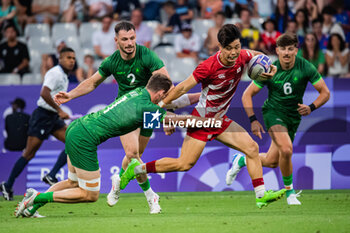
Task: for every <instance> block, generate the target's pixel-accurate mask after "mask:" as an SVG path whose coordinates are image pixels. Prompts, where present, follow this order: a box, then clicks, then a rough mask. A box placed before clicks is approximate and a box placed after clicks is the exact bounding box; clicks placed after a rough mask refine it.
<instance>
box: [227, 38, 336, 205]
mask: <svg viewBox="0 0 350 233" xmlns="http://www.w3.org/2000/svg"><path fill="white" fill-rule="evenodd" d="M276 52H277V55H278V60H277V61H275V62H274V65H275V66H277V72H276V74H275V75H274V76H273V78H272V79H270V80H266V81H257V80H254V81H253V82H252V83H251V84H250V85H249V86H248V87H247V89H246V90H245V92H244V93H243V96H242V103H243V106H244V109H245V111H246V113H247V115H248V117H249V120H250V122H251V130H252V132H253V133H254V134H255V135H256V136H258V137H259V138H260V139H261V138H262V137H261V133H262V132H263V133H265V131H264V128H263V126H262V125H261V124H260V122H259V121H258V119H257V118H256V116H255V114H254V110H253V101H252V98H253V96H255V95H256V94H257V93H258V92H259V91H260V90H261V89H262V88H263V87H264V86H267V88H268V91H269V93H268V98H267V99H266V101H265V103H264V105H263V107H262V112H263V118H264V122H265V126H266V129H267V130H268V132H269V134H270V137H271V139H272V140H271V145H270V148H269V150H268V151H267V153H260V160H261V163H262V165H263V166H264V167H271V168H275V167H277V166H279V167H280V169H281V173H282V176H283V183H284V186H285V189H286V190H287V192H286V196H287V203H288V205H300V204H301V203H300V201H299V200H298V199H297V197H298V196H299V195H298V194H296V193H295V191H294V189H293V165H292V154H293V140H294V137H295V133H296V132H297V129H298V126H299V124H300V121H301V118H302V116H307V115H309V114H310V113H311V112H312V111H314V110H315V109H317V108H319V107H321V106H322V105H324V104H325V103H326V102H327V101H328V99H329V96H330V93H329V90H328V87H327V85H326V83H325V82H324V80H323V79H322V77H321V75H320V74H319V73H318V72H317V70H316V68H315V67H314V66H313V65H312V64H311V63H310V62H308V61H307V60H305V59H304V58H301V57H298V56H297V52H298V39H297V36H296V35H295V34H289V33H286V34H283V35H281V36H280V37H279V38H278V39H277V48H276ZM308 82H310V83H311V84H312V85H313V86H314V88H315V89H316V90H317V91H318V92H319V95H318V97H317V98H316V100H315V101H314V102H313V103H311V104H310V105H305V104H303V96H304V92H305V89H306V86H307V84H308ZM247 162H248V160H246V157H245V156H243V155H240V154H236V155H235V156H234V158H233V161H232V167H231V169H230V170H229V171H228V172H227V175H226V183H227V184H228V185H230V184H232V182H233V181H234V180H235V178H236V176H237V174H238V172H239V171H240V170H241V168H242V167H244V166H246V165H247ZM248 166H249V165H248Z"/></svg>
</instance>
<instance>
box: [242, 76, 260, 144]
mask: <svg viewBox="0 0 350 233" xmlns="http://www.w3.org/2000/svg"><path fill="white" fill-rule="evenodd" d="M260 90H261V88H259V87H258V86H257V85H255V84H254V82H251V83H250V85H249V86H248V87H247V89H245V91H244V93H243V95H242V104H243V107H244V110H245V112H246V113H247V116H248V117H249V120H250V123H251V130H252V133H253V134H254V135H256V136H257V137H259V138H260V139H262V137H261V132H263V133H265V130H264V128H263V127H262V125H261V124H260V122H259V121H258V119H257V118H256V116H255V113H254V109H253V96H255V95H256V94H257V93H259V91H260Z"/></svg>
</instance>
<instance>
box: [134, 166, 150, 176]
mask: <svg viewBox="0 0 350 233" xmlns="http://www.w3.org/2000/svg"><path fill="white" fill-rule="evenodd" d="M134 172H135V175H140V174H147V169H146V164H145V163H143V164H141V165H138V166H136V167H135V168H134Z"/></svg>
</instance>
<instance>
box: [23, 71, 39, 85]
mask: <svg viewBox="0 0 350 233" xmlns="http://www.w3.org/2000/svg"><path fill="white" fill-rule="evenodd" d="M42 82H43V80H42V78H41V74H24V75H23V78H22V84H23V85H38V84H42Z"/></svg>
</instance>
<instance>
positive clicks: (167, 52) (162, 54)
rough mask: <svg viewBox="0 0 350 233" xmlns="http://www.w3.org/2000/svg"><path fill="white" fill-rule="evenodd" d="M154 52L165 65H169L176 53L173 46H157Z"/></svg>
mask: <svg viewBox="0 0 350 233" xmlns="http://www.w3.org/2000/svg"><path fill="white" fill-rule="evenodd" d="M154 52H155V53H156V54H157V55H158V56H159V58H160V59H161V60H162V61H163V62H164V64H165V65H166V66H168V65H170V63H171V61H172V60H174V59H175V58H176V53H175V49H174V47H173V46H168V45H167V46H159V47H157V48H155V49H154Z"/></svg>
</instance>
